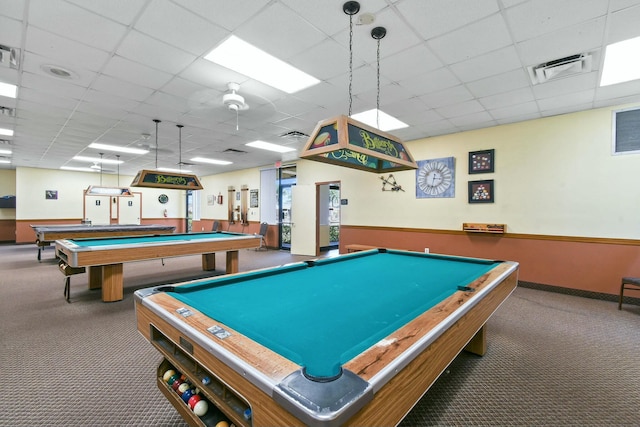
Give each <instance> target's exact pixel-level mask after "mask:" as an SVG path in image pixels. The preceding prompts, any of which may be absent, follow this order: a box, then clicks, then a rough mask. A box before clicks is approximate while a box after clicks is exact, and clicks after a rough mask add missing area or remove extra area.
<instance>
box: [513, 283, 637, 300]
mask: <svg viewBox="0 0 640 427" xmlns="http://www.w3.org/2000/svg"><path fill="white" fill-rule="evenodd" d="M518 286H521V287H523V288H530V289H537V290H540V291H547V292H556V293H559V294H565V295H573V296H577V297H583V298H591V299H599V300H603V301H613V302H616V303H617V302H618V300H619V298H620V297H619V296H618V295H611V294H605V293H603V292H591V291H584V290H582V289H571V288H563V287H561V286H551V285H543V284H542V283H534V282H524V281H518ZM622 302H623V303H624V304H634V305H640V298H637V297H630V296H627V295H625V296H624V298H623V300H622Z"/></svg>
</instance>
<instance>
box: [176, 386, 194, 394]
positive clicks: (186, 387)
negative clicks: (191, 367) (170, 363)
mask: <svg viewBox="0 0 640 427" xmlns="http://www.w3.org/2000/svg"><path fill="white" fill-rule="evenodd" d="M190 388H191V384H189V383H182V384H180V385H179V386H178V390H176V391H177V392H178V394H179V395H180V396H182V393H184V392H185V391H187V390H189V389H190Z"/></svg>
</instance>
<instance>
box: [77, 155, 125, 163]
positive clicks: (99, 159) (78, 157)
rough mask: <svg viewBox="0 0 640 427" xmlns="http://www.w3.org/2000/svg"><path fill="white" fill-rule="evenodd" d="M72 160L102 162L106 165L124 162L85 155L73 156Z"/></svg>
mask: <svg viewBox="0 0 640 427" xmlns="http://www.w3.org/2000/svg"><path fill="white" fill-rule="evenodd" d="M73 160H80V161H81V162H96V163H103V164H106V165H119V164H121V163H124V162H123V161H122V160H113V159H101V158H100V157H85V156H75V157H74V158H73Z"/></svg>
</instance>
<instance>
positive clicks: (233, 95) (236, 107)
mask: <svg viewBox="0 0 640 427" xmlns="http://www.w3.org/2000/svg"><path fill="white" fill-rule="evenodd" d="M239 91H240V84H239V83H233V82H231V83H227V92H226V93H225V94H224V95H223V96H222V103H223V104H224V106H225V107H227V108H228V109H229V110H231V111H236V112H238V111H244V110H248V109H249V104H247V103H246V102H245V101H244V96H242V95H240V94H239V93H238V92H239Z"/></svg>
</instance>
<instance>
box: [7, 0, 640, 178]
mask: <svg viewBox="0 0 640 427" xmlns="http://www.w3.org/2000/svg"><path fill="white" fill-rule="evenodd" d="M343 3H344V1H342V0H340V1H336V0H323V1H317V0H271V1H263V0H234V1H207V0H110V1H101V0H11V1H3V2H1V6H0V45H3V46H6V47H11V48H15V49H17V52H18V57H17V58H18V59H19V66H18V68H12V67H11V66H10V65H9V64H8V63H7V62H2V63H0V81H3V82H6V83H13V84H16V85H17V86H18V97H17V98H16V99H13V98H7V97H2V96H0V107H4V109H2V110H1V111H3V114H0V128H9V129H13V130H14V132H15V133H14V135H13V136H0V139H1V140H2V141H0V148H9V149H11V150H12V152H13V153H12V154H11V155H2V154H0V156H4V157H8V158H10V160H11V163H10V164H4V165H0V168H4V169H14V168H16V167H33V168H49V169H58V168H60V167H62V166H76V167H89V166H92V164H91V163H88V162H86V161H84V162H82V161H75V160H73V159H72V158H73V157H74V156H77V155H81V156H93V157H99V153H98V152H99V151H100V150H95V149H91V148H88V145H89V144H90V143H92V142H99V143H103V144H111V145H121V146H130V147H148V148H150V149H151V151H150V152H149V153H148V154H145V155H132V154H124V153H123V154H120V159H121V160H123V161H124V163H123V164H121V165H120V168H119V172H120V173H122V174H130V175H133V174H135V172H136V171H138V170H140V169H154V168H155V167H156V166H157V167H173V168H178V167H179V166H178V165H177V163H178V162H179V158H180V157H181V158H182V161H183V162H187V163H188V162H189V159H190V158H193V157H196V156H198V157H209V158H215V159H220V160H228V161H231V162H233V163H232V164H231V165H228V166H220V165H200V164H194V165H188V166H183V167H184V168H186V167H188V168H189V170H192V171H193V172H194V173H196V174H199V175H210V174H216V173H223V172H227V171H232V170H237V169H244V168H249V167H260V166H269V165H273V164H274V163H276V162H278V161H285V162H286V161H289V160H291V159H295V157H296V156H295V152H294V154H293V155H292V154H285V155H283V154H277V153H270V152H266V151H262V150H259V149H254V148H251V147H247V146H245V144H246V143H247V142H251V141H253V140H256V139H261V140H264V141H267V142H272V143H277V144H282V145H287V146H290V147H292V148H295V149H296V150H300V149H301V148H302V147H303V145H304V143H305V142H306V138H305V137H304V135H305V134H306V135H309V134H311V133H312V131H313V128H314V126H315V125H316V123H317V122H318V121H320V120H322V119H326V118H328V117H332V116H336V115H341V114H347V113H348V111H349V82H350V79H349V76H350V74H351V73H350V72H349V16H348V15H346V14H345V13H344V12H343V11H342V5H343ZM360 5H361V9H360V12H359V13H358V14H357V15H355V16H354V17H353V23H354V25H353V49H352V51H353V65H352V69H353V73H352V80H351V83H352V85H351V86H352V89H351V98H352V112H353V113H354V114H355V113H358V112H361V111H364V110H368V109H371V108H375V107H376V104H377V102H378V101H377V99H378V82H377V70H378V61H377V42H376V40H374V39H373V38H372V37H371V35H370V33H371V30H372V29H373V28H374V27H376V26H382V27H385V29H386V30H387V34H386V36H385V37H384V38H383V39H382V40H381V41H380V67H379V70H380V77H379V78H380V83H379V105H380V109H381V110H383V111H385V112H386V113H388V114H391V115H393V116H395V117H396V118H398V119H400V120H402V121H404V122H405V123H407V124H409V127H407V128H404V129H400V130H396V131H393V132H392V133H393V134H394V135H396V136H397V137H398V138H400V139H402V140H404V141H410V140H415V139H420V138H425V137H430V136H436V135H443V134H449V133H455V132H461V131H466V130H472V129H478V128H485V127H491V126H497V125H501V124H507V123H514V122H519V121H524V120H531V119H537V118H541V117H548V116H554V115H558V114H565V113H571V112H576V111H581V110H588V109H593V108H599V107H606V106H610V105H622V104H626V103H636V102H640V81H632V82H629V83H622V84H617V85H612V86H606V87H599V85H598V82H599V80H600V75H601V70H602V61H603V54H604V48H605V46H606V45H607V44H610V43H613V42H618V41H621V40H625V39H628V38H632V37H636V36H640V25H638V23H639V22H640V0H633V1H632V0H456V1H451V0H362V1H360ZM371 16H373V17H374V21H373V22H372V23H368V21H369V20H370V18H371ZM232 34H233V35H236V36H238V37H240V38H241V39H243V40H245V41H247V42H249V43H252V44H254V45H255V46H257V47H259V48H260V49H262V50H264V51H266V52H268V53H270V54H272V55H274V56H276V57H278V58H280V59H282V60H284V61H287V62H288V63H290V64H292V65H294V66H296V67H298V68H299V69H301V70H303V71H305V72H306V73H308V74H311V75H313V76H314V77H316V78H318V79H320V80H321V83H320V84H318V85H316V86H313V87H310V88H308V89H305V90H302V91H300V92H297V93H294V94H286V93H284V92H282V91H279V90H277V89H274V88H271V87H269V86H266V85H264V84H262V83H259V82H257V81H255V80H252V79H250V78H247V77H245V76H243V75H241V74H238V73H235V72H233V71H231V70H229V69H226V68H223V67H221V66H218V65H215V64H213V63H211V62H209V61H207V60H205V59H203V57H204V56H205V55H206V54H207V53H208V52H209V51H211V50H212V49H213V48H214V47H215V46H217V45H218V44H219V43H221V42H222V41H224V40H225V39H226V38H227V37H229V36H230V35H232ZM579 54H586V55H589V56H590V62H591V65H590V67H589V69H588V70H582V71H580V72H576V73H570V74H567V75H562V73H561V75H560V76H558V77H556V78H553V79H550V80H548V81H546V82H544V83H540V84H534V82H533V81H532V79H531V77H530V67H533V66H537V65H539V64H542V63H546V62H549V61H554V60H556V59H559V58H564V57H569V56H572V55H579ZM574 68H575V67H574ZM51 70H63V71H66V72H67V73H68V74H69V76H68V77H60V76H59V74H60V73H58V74H54V73H52V72H51ZM63 74H64V73H63ZM230 82H235V83H239V84H240V91H239V93H240V94H241V95H242V96H243V97H244V98H245V101H246V103H247V104H249V106H250V108H249V109H248V110H243V111H238V113H237V114H236V112H235V111H233V110H230V109H229V108H227V107H226V106H225V105H224V104H223V102H222V97H223V95H224V94H225V92H226V90H227V84H228V83H230ZM5 109H6V110H5ZM154 119H159V120H161V123H160V124H159V125H158V132H157V133H156V131H155V123H154V122H153V120H154ZM177 124H181V125H184V128H183V130H182V139H181V141H179V140H178V139H179V138H178V128H177V127H176V125H177ZM300 134H302V135H300ZM286 135H289V136H286ZM156 139H157V151H156V150H155V148H156ZM179 142H181V146H182V148H181V150H180V148H179V145H180V144H179ZM283 156H284V157H283ZM104 158H112V159H113V158H115V153H112V152H111V153H110V152H104ZM109 168H110V169H113V167H112V166H111V165H110V166H109ZM112 172H113V171H112Z"/></svg>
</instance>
